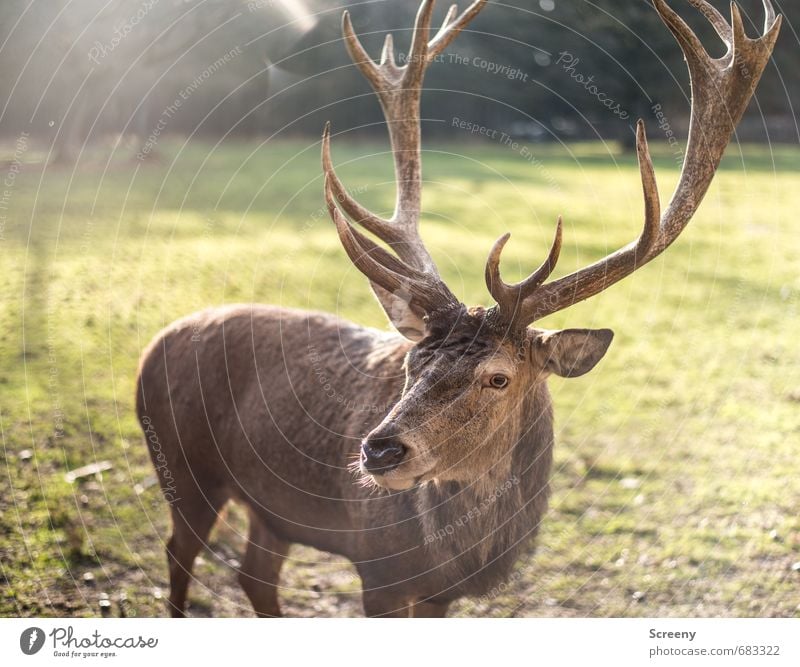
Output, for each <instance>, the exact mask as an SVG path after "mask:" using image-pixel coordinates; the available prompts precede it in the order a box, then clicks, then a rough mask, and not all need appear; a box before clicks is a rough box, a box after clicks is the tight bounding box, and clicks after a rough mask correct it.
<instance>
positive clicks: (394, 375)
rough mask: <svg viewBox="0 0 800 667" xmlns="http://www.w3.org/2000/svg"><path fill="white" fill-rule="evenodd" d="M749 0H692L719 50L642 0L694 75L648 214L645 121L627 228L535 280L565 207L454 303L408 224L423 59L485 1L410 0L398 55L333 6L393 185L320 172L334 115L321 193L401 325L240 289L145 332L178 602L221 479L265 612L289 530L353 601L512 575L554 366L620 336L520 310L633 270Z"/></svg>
mask: <svg viewBox="0 0 800 667" xmlns="http://www.w3.org/2000/svg"><path fill="white" fill-rule="evenodd" d="M763 3H764V9H765V12H766V21H765V28H764V33H763V35H761V36H760V37H758V38H757V39H751V38H749V37H747V35H746V34H745V30H744V27H743V24H742V17H741V15H740V12H739V9H738V8H737V7H736V5H732V14H731V21H730V23H728V22H727V21H726V20H725V19H724V18H723V16H722V15H721V14H720V13H719V12H718V11H717V10H716V9H714V8H713V7H712V6H711V5H710V4H709V3H708V2H705V1H704V0H691V4H692V5H694V6H695V7H696V8H697V9H699V10H700V12H701V13H702V14H703V15H704V16H705V18H706V19H708V21H710V23H711V24H712V26H713V27H714V29H715V30H716V32H717V34H718V35H719V36H720V38H721V39H722V41H723V42H725V44H726V45H727V52H726V53H725V55H723V56H721V57H720V58H712V57H710V56H709V55H708V53H707V52H706V51H705V49H704V48H703V46H702V44H701V42H700V40H699V39H698V38H697V36H696V35H695V33H694V32H693V31H692V30H691V29H690V28H689V27H688V26H687V24H686V23H685V22H684V21H683V20H682V19H681V18H680V16H679V15H678V14H677V13H676V12H675V11H674V10H673V9H672V8H671V7H670V6H669V5H668V4H667V3H666V2H665V0H653V4H654V7H655V10H656V11H657V12H658V14H659V15H660V17H661V19H662V20H663V22H664V23H665V24H666V26H667V27H668V28H669V30H670V31H671V32H672V34H673V35H674V36H675V38H676V40H677V42H678V44H679V45H680V48H681V49H682V50H683V54H684V56H685V59H686V63H687V65H688V69H689V73H690V78H691V91H692V108H691V123H690V128H689V138H688V145H687V150H686V155H685V160H684V163H683V169H682V172H681V176H680V181H679V183H678V186H677V188H676V190H675V193H674V194H673V196H672V199H671V201H670V202H669V205H668V206H667V208H666V210H665V211H664V212H663V214H662V212H661V206H660V202H659V195H658V191H657V188H656V179H655V175H654V172H653V165H652V162H651V159H650V154H649V151H648V146H647V140H646V137H645V129H644V124H643V123H642V122H641V121H640V122H639V124H638V126H637V129H636V139H637V151H638V160H639V167H640V172H641V181H642V186H643V191H644V202H645V206H644V226H643V229H642V232H641V234H640V236H639V238H638V239H637V240H636V241H634V242H632V243H630V244H629V245H627V246H625V247H623V248H621V249H620V250H617V251H616V252H614V253H613V254H610V255H609V256H607V257H605V258H604V259H602V260H600V261H597V262H595V263H594V264H591V265H589V266H586V267H585V268H581V269H580V270H578V271H576V272H574V273H571V274H569V275H566V276H564V277H561V278H558V279H555V280H550V281H548V279H549V277H550V275H551V274H552V272H553V270H554V268H555V266H556V262H557V260H558V256H559V251H560V248H561V239H562V225H561V220H560V219H559V221H558V224H557V226H556V230H555V238H554V240H553V243H552V246H551V248H550V250H549V253H548V255H547V258H546V259H545V260H544V262H543V263H542V264H541V266H539V268H537V269H536V270H535V271H534V272H533V273H532V274H531V275H530V276H529V277H528V278H526V279H525V280H523V281H521V282H519V283H517V284H508V283H506V282H504V281H503V279H502V277H501V275H500V256H501V253H502V250H503V248H504V246H505V245H506V243H507V241H508V239H509V235H508V234H506V235H504V236H502V237H501V238H500V239H498V241H497V242H496V243H495V244H494V247H493V248H492V250H491V252H490V254H489V258H488V261H487V262H486V271H485V272H486V284H487V287H488V290H489V293H490V294H491V296H492V298H493V299H494V301H495V305H493V306H492V307H490V308H484V307H480V306H478V307H466V306H465V305H463V304H462V303H460V302H459V300H458V299H457V298H456V296H455V295H454V294H453V292H452V291H451V290H450V289H449V288H448V286H447V285H446V284H445V282H444V281H443V279H442V278H441V276H440V274H439V272H438V270H437V268H436V264H435V263H434V261H433V259H432V257H431V255H430V254H429V252H428V251H427V249H426V248H425V245H424V244H423V242H422V239H421V237H420V235H419V232H418V229H419V218H420V212H421V184H422V173H421V156H420V94H421V91H422V83H423V76H424V74H425V70H426V69H427V67H428V65H429V64H430V63H432V62H433V61H434V60H435V58H436V56H437V55H439V54H441V53H442V51H443V50H444V49H445V48H447V47H448V45H449V44H450V43H451V42H452V41H453V39H455V37H456V35H457V34H458V33H459V32H460V31H461V30H462V29H463V28H464V27H465V26H466V25H467V24H468V23H469V22H470V21H471V20H472V19H473V18H474V17H475V16H476V15H477V14H478V13H479V12H480V11H481V10H482V9H483V7H484V5H485V4H486V0H478V1H477V2H474V3H473V4H472V5H471V6H470V7H469V8H468V9H466V10H465V11H464V12H463V13H461V14H459V13H458V10H457V8H456V7H455V6H454V7H452V8H451V9H450V10H449V12H448V13H447V15H446V17H445V19H444V23H443V25H442V27H441V29H440V30H439V31H438V32H437V33H436V34H435V36H433V37H432V38H430V35H429V30H430V24H431V17H432V13H433V9H434V3H433V0H423V2H422V4H421V7H420V9H419V13H418V15H417V19H416V24H415V26H414V32H413V38H412V44H411V49H410V55H409V57H408V59H407V62H406V64H405V65H403V66H398V64H396V61H395V56H394V49H393V45H392V37H391V35H388V36H387V37H386V43H385V46H384V48H383V53H382V55H381V59H380V62H379V63H376V62H375V61H373V60H371V59H370V57H369V56H368V55H367V53H366V52H365V50H364V48H363V46H362V45H361V43H360V41H359V39H358V37H357V36H356V34H355V32H354V30H353V26H352V23H351V21H350V17H349V15H348V13H347V12H345V13H344V16H343V32H344V41H345V44H346V46H347V49H348V51H349V53H350V55H351V57H352V59H353V60H354V62H355V64H356V65H357V67H358V69H359V70H360V71H361V73H362V74H363V75H364V76H365V77H366V78H367V80H368V81H369V83H370V84H371V85H372V88H373V89H374V90H375V93H376V94H377V96H378V98H379V100H380V104H381V106H382V108H383V112H384V114H385V117H386V122H387V126H388V131H389V136H390V139H391V146H392V151H393V156H394V166H395V172H396V181H397V199H396V206H395V211H394V214H393V215H392V217H391V218H388V219H386V218H384V217H380V216H378V215H376V214H375V213H373V212H371V211H369V210H367V209H366V208H365V207H364V206H362V205H361V204H359V203H358V202H357V201H356V200H355V199H354V198H353V197H352V196H351V195H350V194H348V191H347V190H346V189H345V187H344V186H343V184H342V182H341V181H340V180H339V178H338V177H337V175H336V173H335V171H334V167H333V162H332V159H331V146H330V140H331V133H330V127H326V128H325V132H324V136H323V139H322V164H323V171H324V177H325V179H324V182H325V187H324V191H325V199H326V202H327V206H328V209H329V211H330V215H331V218H332V219H333V222H334V223H335V227H336V231H337V232H338V236H339V238H340V240H341V243H342V245H343V246H344V250H345V251H346V253H347V255H348V257H349V258H350V260H351V261H352V263H353V264H354V265H355V266H356V267H357V268H358V269H359V271H361V272H362V273H363V274H364V275H365V276H366V277H367V278H368V280H369V283H370V285H371V287H372V290H373V291H374V293H375V295H376V297H377V299H378V301H379V302H380V304H381V305H382V306H383V308H384V310H385V311H386V314H387V315H388V318H389V320H390V321H391V323H392V324H393V325H394V328H395V329H396V331H397V333H386V332H380V331H377V330H374V329H368V328H364V327H361V326H358V325H356V324H351V323H349V322H346V321H343V320H341V319H338V318H336V317H334V316H333V315H330V314H326V313H320V312H306V311H301V310H291V309H288V308H278V307H272V306H262V305H239V306H230V307H223V308H212V309H209V310H205V311H202V312H199V313H196V314H194V315H190V316H188V317H186V318H184V319H181V320H179V321H177V322H175V323H173V324H172V325H171V326H169V327H167V328H166V329H165V330H164V331H162V332H161V333H160V334H158V336H157V337H156V338H155V340H154V341H153V342H152V343H151V344H150V346H149V347H148V348H147V350H146V351H145V353H144V355H143V358H142V362H141V365H140V371H139V377H138V383H137V411H138V416H139V420H140V422H141V424H142V427H143V429H144V432H145V436H146V440H147V442H148V445H149V450H150V453H151V456H152V459H153V462H154V465H155V467H156V469H157V471H158V474H159V476H160V480H161V484H162V488H163V489H164V490H165V497H166V498H167V500H168V502H169V505H170V510H171V514H172V524H173V527H172V536H171V537H170V539H169V542H168V544H167V549H166V551H167V560H168V565H169V577H170V596H169V602H170V607H171V612H172V614H173V615H174V616H182V615H183V614H184V610H185V603H186V595H187V587H188V585H189V581H190V578H191V572H192V564H193V562H194V560H195V557H196V556H197V554H198V552H199V551H200V549H201V548H202V547H203V545H204V543H205V540H206V538H207V536H208V533H209V531H210V529H211V527H212V525H213V524H214V522H215V520H216V518H217V516H218V514H219V512H220V510H221V508H222V507H223V505H225V503H226V502H227V501H229V500H233V501H237V502H240V503H242V504H244V505H245V506H246V507H247V509H248V512H249V541H248V546H247V552H246V555H245V556H244V560H243V563H242V565H241V568H240V571H239V581H240V583H241V585H242V587H243V588H244V590H245V592H246V593H247V596H248V597H249V599H250V601H251V603H252V605H253V607H254V609H255V612H256V613H257V614H258V615H259V616H278V615H280V607H279V602H278V588H279V574H280V570H281V565H282V563H283V562H284V560H285V558H286V556H287V553H288V551H289V547H290V545H291V544H293V543H300V544H305V545H310V546H312V547H315V548H317V549H321V550H324V551H328V552H333V553H336V554H341V555H342V556H344V557H346V558H347V559H349V560H350V561H352V563H353V564H354V566H355V568H356V570H357V571H358V574H359V575H360V578H361V582H362V590H363V593H362V600H363V605H364V611H365V613H366V614H367V615H368V616H443V615H445V613H446V611H447V609H448V606H449V605H450V604H451V603H452V602H453V601H454V600H457V599H459V598H462V597H464V596H477V595H484V594H486V593H487V591H490V590H491V588H492V587H493V586H496V585H497V584H498V583H500V582H502V581H503V580H504V579H505V578H507V577H508V575H509V574H510V572H511V571H512V568H513V566H514V563H515V561H517V560H518V558H519V557H520V556H521V555H523V553H524V552H525V549H527V548H530V545H531V544H532V542H533V540H534V538H535V536H536V534H537V531H538V529H539V525H540V522H541V520H542V516H543V514H544V512H545V509H546V506H547V498H548V478H549V474H550V466H551V459H552V451H553V411H552V405H551V400H550V397H549V394H548V390H547V385H546V381H547V378H548V377H549V376H550V375H553V374H555V375H559V376H562V377H577V376H580V375H583V374H584V373H587V372H588V371H589V370H591V369H592V368H593V367H594V366H595V365H596V364H597V363H598V362H599V361H600V359H601V358H602V357H603V355H604V354H605V353H606V350H607V348H608V346H609V344H610V343H611V339H612V336H613V333H612V332H611V331H610V330H608V329H600V330H587V329H566V330H563V331H551V330H545V329H539V328H535V327H533V326H532V325H533V323H534V322H536V321H537V320H540V319H541V318H544V317H545V316H547V315H550V314H552V313H555V312H557V311H560V310H562V309H564V308H567V307H568V306H571V305H572V304H574V303H576V302H579V301H582V300H583V299H587V298H589V297H591V296H593V295H595V294H598V293H599V292H601V291H602V290H604V289H606V288H607V287H609V286H611V285H613V284H614V283H616V282H618V281H620V280H622V279H623V278H625V277H626V276H628V275H630V274H631V273H633V272H634V271H635V270H636V269H638V268H639V267H640V266H643V265H644V264H646V263H647V262H649V261H651V260H652V259H654V258H655V257H657V256H658V255H660V254H661V253H662V252H663V251H664V250H665V249H666V248H667V247H668V246H669V245H670V244H671V243H672V242H673V241H675V239H677V238H678V236H679V235H680V233H681V232H682V231H683V229H684V228H685V227H686V225H687V223H688V222H689V220H690V219H691V218H692V216H693V215H694V213H695V211H696V210H697V208H698V206H699V205H700V202H701V200H702V199H703V196H704V195H705V193H706V191H707V190H708V187H709V185H710V183H711V180H712V178H713V176H714V173H715V171H716V169H717V167H718V165H719V163H720V160H721V158H722V154H723V152H724V150H725V147H726V146H727V144H728V142H729V140H730V137H731V135H732V133H733V131H734V129H735V127H736V125H737V123H738V122H739V120H740V119H741V117H742V114H743V113H744V111H745V108H746V106H747V104H748V102H749V100H750V98H751V97H752V95H753V92H754V90H755V88H756V85H757V83H758V80H759V78H760V76H761V74H762V72H763V70H764V68H765V67H766V64H767V61H768V60H769V58H770V56H771V53H772V50H773V48H774V44H775V40H776V38H777V36H778V31H779V28H780V24H781V17H780V16H776V14H775V11H774V10H773V8H772V5H771V3H770V0H763ZM356 225H359V226H360V227H362V228H363V229H364V230H365V231H366V232H368V233H371V234H372V235H374V237H377V239H379V240H380V241H382V242H383V244H379V243H377V242H375V241H373V240H372V239H371V238H370V237H369V236H367V235H366V234H365V233H363V232H361V231H359V229H358V228H357V226H356ZM354 472H355V475H354ZM359 480H360V483H359ZM463 517H469V518H468V520H463ZM459 519H462V520H459ZM455 523H458V524H459V526H458V528H457V529H455V530H445V531H444V533H445V534H444V536H443V535H442V533H443V531H442V529H443V528H447V527H452V526H453V525H454V524H455Z"/></svg>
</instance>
